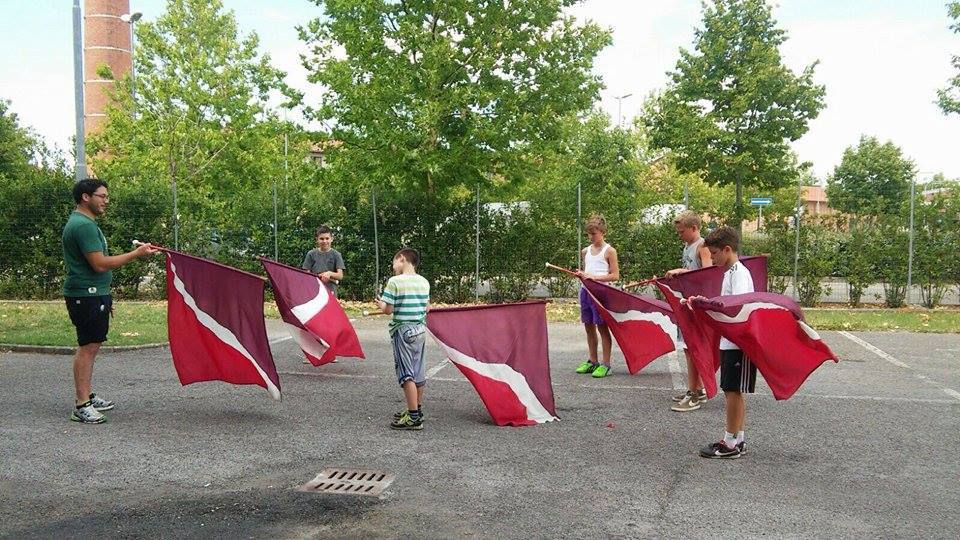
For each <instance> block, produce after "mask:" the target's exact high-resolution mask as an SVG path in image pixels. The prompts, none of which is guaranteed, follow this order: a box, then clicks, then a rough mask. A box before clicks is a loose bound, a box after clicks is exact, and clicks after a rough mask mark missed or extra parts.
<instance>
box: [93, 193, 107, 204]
mask: <svg viewBox="0 0 960 540" xmlns="http://www.w3.org/2000/svg"><path fill="white" fill-rule="evenodd" d="M90 196H91V197H100V198H101V199H103V200H104V202H106V201H109V200H110V196H109V195H106V194H104V193H91V194H90Z"/></svg>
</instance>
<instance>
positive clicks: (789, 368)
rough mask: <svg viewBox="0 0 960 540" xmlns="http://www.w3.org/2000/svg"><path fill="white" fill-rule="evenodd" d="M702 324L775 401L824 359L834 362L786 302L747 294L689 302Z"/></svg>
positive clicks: (793, 306)
mask: <svg viewBox="0 0 960 540" xmlns="http://www.w3.org/2000/svg"><path fill="white" fill-rule="evenodd" d="M693 307H694V312H695V313H696V317H697V320H699V321H700V322H701V324H702V325H703V326H709V327H712V328H714V329H715V330H716V331H717V332H719V333H720V334H721V335H722V336H723V337H725V338H727V339H729V340H730V341H732V342H733V343H734V344H735V345H736V346H737V347H739V348H740V350H742V351H743V353H744V354H745V355H746V356H747V358H749V359H750V361H751V362H753V363H754V365H756V366H757V369H758V370H759V371H760V374H761V375H763V380H765V381H766V382H767V386H769V387H770V390H771V391H772V392H773V396H774V397H775V398H777V399H787V398H789V397H790V396H792V395H793V394H794V393H795V392H796V391H797V389H798V388H800V385H802V384H803V381H805V380H807V377H809V376H810V374H811V373H813V370H815V369H817V368H818V367H820V365H821V364H823V363H824V362H826V361H827V360H833V361H834V362H836V361H837V357H836V355H835V354H833V351H831V350H830V347H828V346H827V344H826V343H824V342H823V340H822V339H820V335H819V334H817V332H816V331H815V330H814V329H813V328H811V327H810V326H808V325H807V323H805V322H804V321H803V312H802V311H800V307H799V306H797V304H796V302H794V301H793V300H792V299H790V298H788V297H786V296H783V295H780V294H774V293H747V294H734V295H729V296H720V297H717V298H712V299H710V300H709V301H706V302H704V301H702V300H698V301H694V302H693Z"/></svg>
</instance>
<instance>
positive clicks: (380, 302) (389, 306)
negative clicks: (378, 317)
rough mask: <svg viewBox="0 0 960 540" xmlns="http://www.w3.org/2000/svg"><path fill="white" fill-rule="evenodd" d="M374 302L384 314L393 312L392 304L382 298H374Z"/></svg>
mask: <svg viewBox="0 0 960 540" xmlns="http://www.w3.org/2000/svg"><path fill="white" fill-rule="evenodd" d="M374 304H376V305H377V308H378V309H379V310H380V311H382V312H383V314H384V315H390V314H392V313H393V304H388V303H386V302H384V301H383V300H379V299H378V300H376V301H374Z"/></svg>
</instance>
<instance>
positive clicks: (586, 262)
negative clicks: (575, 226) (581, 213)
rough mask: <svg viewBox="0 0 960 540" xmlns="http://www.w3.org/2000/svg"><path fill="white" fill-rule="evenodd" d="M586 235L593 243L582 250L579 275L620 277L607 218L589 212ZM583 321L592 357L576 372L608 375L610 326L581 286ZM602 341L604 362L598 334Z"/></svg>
mask: <svg viewBox="0 0 960 540" xmlns="http://www.w3.org/2000/svg"><path fill="white" fill-rule="evenodd" d="M585 228H586V231H587V236H588V237H589V238H590V245H589V246H587V247H586V248H584V249H583V251H581V252H580V259H581V261H583V270H581V271H578V272H577V275H578V276H581V277H585V278H590V279H593V280H595V281H602V282H610V281H616V280H618V279H620V265H619V263H618V262H617V250H615V249H613V246H611V245H610V244H607V243H606V242H605V241H604V238H605V237H606V235H607V222H606V220H604V219H603V216H601V215H598V214H594V215H592V216H590V218H589V219H588V220H587V223H586V227H585ZM580 322H582V323H583V328H584V330H585V331H586V333H587V353H588V355H589V358H590V359H589V360H587V361H586V362H584V363H582V364H580V366H579V367H578V368H577V370H576V371H577V373H583V374H585V373H590V374H591V375H593V376H594V377H596V378H600V377H606V376H607V375H608V374H609V373H610V350H611V348H612V346H613V341H612V339H611V337H610V329H609V328H607V325H606V324H605V323H604V322H603V318H601V316H600V311H599V310H598V309H597V306H596V304H595V303H594V302H593V299H592V298H590V295H589V294H587V290H586V289H584V288H582V287H581V288H580ZM598 334H599V336H600V339H599V342H600V343H601V344H602V346H603V362H602V363H601V362H600V361H599V360H598V356H597V342H598V340H597V335H598Z"/></svg>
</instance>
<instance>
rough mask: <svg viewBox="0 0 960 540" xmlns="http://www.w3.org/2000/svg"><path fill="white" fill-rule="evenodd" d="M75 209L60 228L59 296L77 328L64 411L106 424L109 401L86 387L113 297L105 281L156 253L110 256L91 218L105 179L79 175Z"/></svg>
mask: <svg viewBox="0 0 960 540" xmlns="http://www.w3.org/2000/svg"><path fill="white" fill-rule="evenodd" d="M73 199H74V200H75V201H76V202H77V207H76V208H75V209H74V211H73V212H72V213H71V214H70V218H69V219H68V220H67V224H66V225H65V226H64V227H63V260H64V263H65V265H66V267H67V277H66V279H64V281H63V296H64V299H65V300H66V303H67V312H68V313H69V314H70V321H71V322H72V323H73V325H74V326H75V327H76V329H77V345H78V347H77V352H76V354H75V355H74V356H73V382H74V386H75V387H76V391H77V396H76V398H77V400H76V403H75V405H76V407H75V409H74V411H73V412H72V413H71V415H70V419H71V420H73V421H74V422H81V423H84V424H101V423H103V422H106V420H107V419H106V417H105V416H103V414H101V412H102V411H109V410H110V409H113V408H114V406H115V404H114V403H113V402H112V401H108V400H106V399H103V398H101V397H99V396H97V395H96V394H94V393H93V392H92V391H91V382H90V381H91V378H92V377H93V363H94V361H95V360H96V358H97V351H99V350H100V345H101V344H102V343H103V342H104V341H106V340H107V331H108V330H109V328H110V315H111V313H112V312H113V298H112V297H111V296H110V282H111V280H112V279H113V269H114V268H119V267H121V266H123V265H125V264H127V263H128V262H130V261H132V260H134V259H137V258H140V257H146V256H148V255H153V254H154V253H156V252H157V250H156V248H154V247H153V246H151V245H150V244H144V245H142V246H140V247H138V248H137V249H135V250H133V251H130V252H128V253H124V254H122V255H114V256H111V255H110V254H109V251H108V249H107V239H106V238H105V237H104V236H103V232H101V231H100V227H98V226H97V221H96V220H97V218H98V217H99V216H101V215H103V213H104V212H105V211H106V209H107V203H109V202H110V196H109V194H108V193H107V183H106V182H104V181H102V180H97V179H93V178H90V179H85V180H81V181H79V182H77V183H76V184H75V185H74V186H73Z"/></svg>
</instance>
